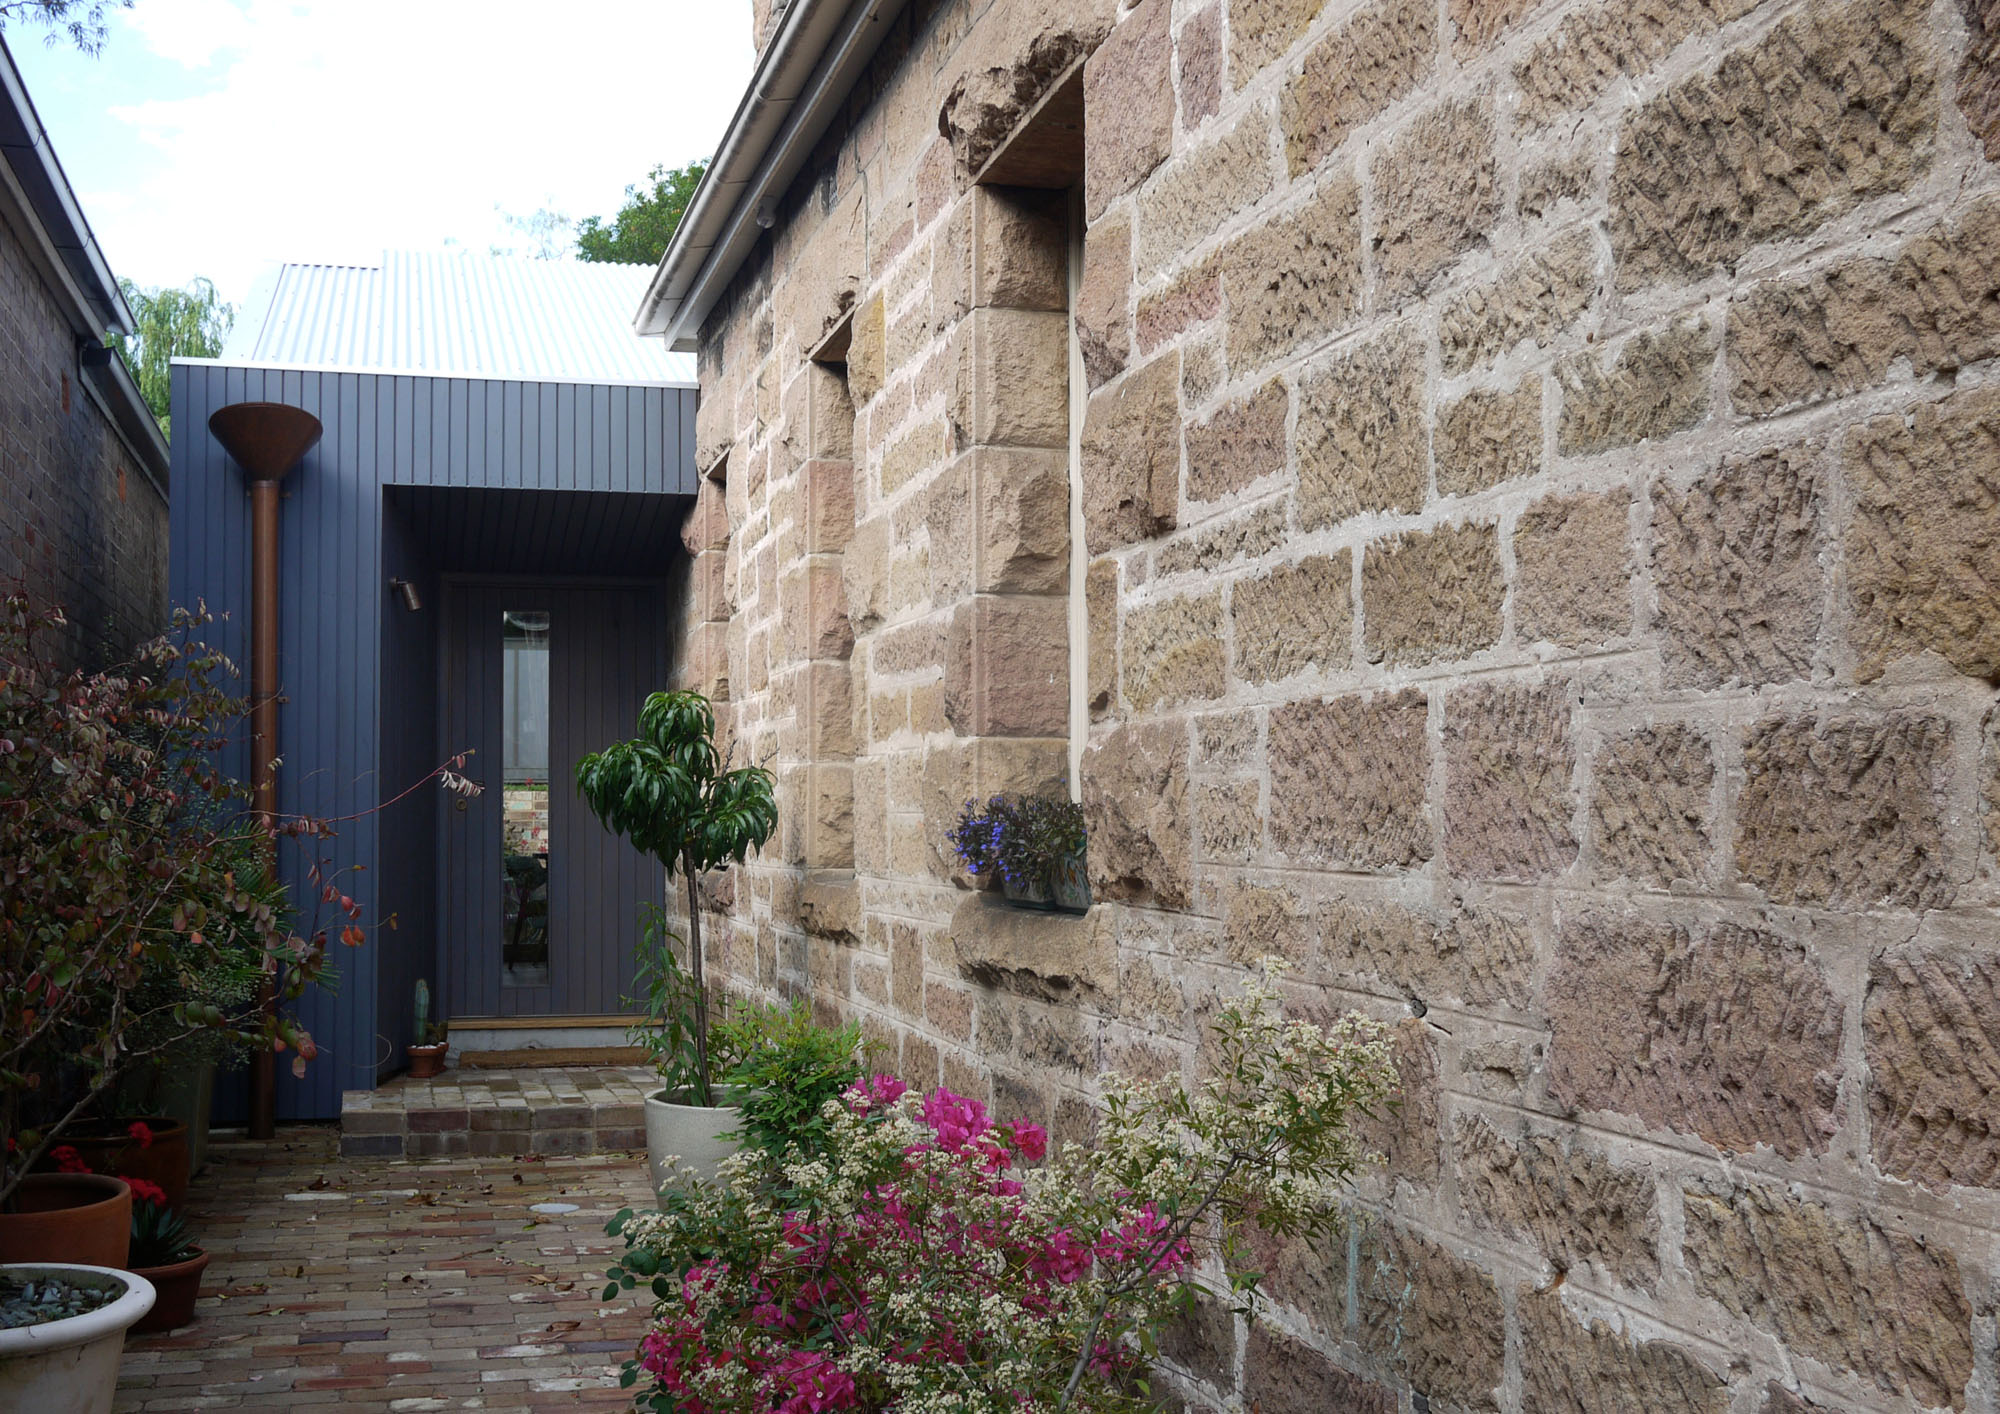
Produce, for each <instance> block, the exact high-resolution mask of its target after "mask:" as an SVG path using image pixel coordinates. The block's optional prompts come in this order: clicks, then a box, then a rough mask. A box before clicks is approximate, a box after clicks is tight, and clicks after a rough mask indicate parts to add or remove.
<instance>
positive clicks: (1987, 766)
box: [1979, 708, 2000, 855]
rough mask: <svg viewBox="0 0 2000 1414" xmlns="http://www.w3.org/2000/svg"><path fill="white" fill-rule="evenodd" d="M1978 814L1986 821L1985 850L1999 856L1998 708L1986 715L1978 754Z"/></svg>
mask: <svg viewBox="0 0 2000 1414" xmlns="http://www.w3.org/2000/svg"><path fill="white" fill-rule="evenodd" d="M1979 755H1980V772H1979V796H1980V800H1979V813H1980V814H1981V815H1982V816H1984V817H1985V819H1986V849H1987V852H1988V853H1989V854H1993V855H2000V708H1996V709H1995V710H1993V711H1991V712H1988V713H1987V714H1986V731H1985V741H1984V746H1983V747H1982V749H1981V751H1980V753H1979Z"/></svg>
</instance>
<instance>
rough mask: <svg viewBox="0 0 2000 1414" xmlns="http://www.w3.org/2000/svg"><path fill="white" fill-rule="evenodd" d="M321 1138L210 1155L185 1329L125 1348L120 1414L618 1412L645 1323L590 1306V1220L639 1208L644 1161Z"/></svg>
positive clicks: (595, 1266)
mask: <svg viewBox="0 0 2000 1414" xmlns="http://www.w3.org/2000/svg"><path fill="white" fill-rule="evenodd" d="M338 1141H339V1136H338V1134H337V1132H336V1131H335V1130H333V1129H332V1128H324V1129H319V1128H315V1129H304V1128H301V1129H289V1130H281V1131H279V1134H278V1139H277V1141H276V1142H275V1143H273V1144H269V1145H259V1144H223V1145H220V1146H217V1147H215V1148H213V1149H211V1151H210V1153H211V1158H210V1161H209V1167H208V1170H207V1172H206V1173H205V1174H204V1175H203V1176H202V1177H201V1178H198V1179H197V1180H195V1184H194V1187H193V1189H192V1190H191V1192H190V1196H189V1208H190V1210H191V1225H192V1226H193V1227H194V1229H195V1234H196V1240H197V1241H199V1242H201V1243H202V1244H203V1245H204V1246H206V1247H207V1249H208V1251H209V1252H210V1254H211V1255H212V1258H213V1260H212V1261H211V1262H210V1264H209V1268H208V1272H207V1274H206V1277H205V1279H204V1281H203V1284H202V1296H201V1301H200V1304H199V1305H198V1306H197V1307H196V1314H197V1319H196V1321H195V1323H194V1324H193V1325H191V1326H187V1327H184V1328H183V1329H181V1330H179V1331H177V1332H175V1333H173V1334H171V1335H155V1336H143V1337H138V1338H135V1339H134V1340H132V1341H130V1342H129V1343H128V1344H127V1346H126V1350H125V1362H124V1365H123V1367H122V1369H121V1372H120V1381H119V1385H120V1393H119V1399H118V1406H117V1407H118V1408H119V1409H121V1410H167V1409H302V1408H309V1407H318V1406H338V1407H339V1408H340V1409H342V1410H357V1411H371V1410H385V1411H386V1410H395V1411H403V1410H411V1411H415V1410H433V1409H489V1410H526V1409H532V1410H541V1409H579V1408H582V1409H619V1408H625V1407H627V1405H628V1403H629V1401H628V1400H627V1399H626V1398H625V1397H624V1395H623V1393H622V1392H621V1391H620V1390H619V1389H618V1388H617V1375H618V1368H619V1366H620V1365H621V1364H622V1363H623V1362H624V1360H625V1358H626V1357H627V1355H629V1354H630V1352H631V1350H632V1348H633V1346H634V1345H635V1344H636V1343H637V1341H638V1337H639V1334H640V1331H641V1330H642V1328H643V1326H644V1319H645V1317H644V1312H643V1310H642V1308H641V1307H640V1305H639V1304H638V1303H637V1302H636V1301H632V1300H629V1299H621V1300H619V1301H615V1302H610V1303H604V1302H600V1301H599V1299H598V1298H599V1296H600V1295H601V1294H602V1292H603V1277H604V1267H605V1264H606V1263H605V1259H606V1256H607V1254H609V1253H610V1252H612V1251H613V1250H615V1249H616V1248H618V1247H619V1246H620V1244H619V1243H618V1242H617V1239H615V1238H611V1237H607V1236H606V1235H605V1233H604V1223H605V1220H606V1219H607V1218H608V1217H609V1216H610V1215H611V1214H612V1213H614V1212H616V1211H617V1210H618V1209H619V1208H621V1207H625V1206H629V1205H636V1204H639V1203H643V1202H645V1201H647V1199H648V1196H649V1195H648V1193H647V1189H646V1165H645V1158H644V1156H643V1155H641V1154H629V1153H600V1154H591V1155H579V1156H574V1157H561V1158H548V1159H533V1158H528V1159H516V1158H502V1157H486V1158H481V1157H474V1156H469V1155H468V1156H461V1157H454V1158H447V1159H425V1160H415V1159H413V1160H393V1159H381V1158H361V1159H353V1158H345V1159H344V1158H341V1157H340V1156H339V1153H338ZM545 1203H554V1204H575V1205H576V1208H577V1210H576V1211H575V1212H570V1213H536V1212H534V1211H532V1208H533V1205H535V1204H545Z"/></svg>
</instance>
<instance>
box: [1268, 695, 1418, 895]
mask: <svg viewBox="0 0 2000 1414" xmlns="http://www.w3.org/2000/svg"><path fill="white" fill-rule="evenodd" d="M1429 717H1430V707H1429V704H1428V702H1427V701H1426V700H1425V698H1424V695H1423V693H1421V692H1419V691H1417V690H1415V689H1414V688H1412V689H1409V690H1407V691H1403V692H1397V693H1387V694H1383V695H1380V696H1376V697H1372V698H1370V697H1342V698H1337V699H1335V700H1334V701H1332V702H1299V703H1294V704H1292V705H1291V706H1288V707H1279V708H1276V709H1274V710H1273V711H1272V713H1271V726H1270V746H1269V754H1270V765H1271V844H1272V846H1273V847H1274V848H1276V849H1277V850H1279V851H1281V852H1282V853H1284V854H1287V855H1290V856H1291V857H1292V858H1294V859H1299V860H1313V861H1325V862H1340V863H1345V864H1348V865H1351V866H1353V867H1355V868H1359V869H1402V868H1409V867H1411V866H1414V865H1418V864H1421V863H1422V862H1423V861H1424V860H1426V859H1429V858H1430V857H1431V827H1430V821H1429V819H1428V818H1427V817H1426V815H1425V812H1424V802H1425V799H1426V797H1427V795H1428V793H1429V787H1428V779H1427V778H1428V775H1429V769H1430V742H1429V737H1428V722H1429Z"/></svg>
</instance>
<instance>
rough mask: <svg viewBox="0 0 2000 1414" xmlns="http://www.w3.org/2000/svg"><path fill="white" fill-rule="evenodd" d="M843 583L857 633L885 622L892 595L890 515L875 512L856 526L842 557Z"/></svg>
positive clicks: (849, 613) (849, 612)
mask: <svg viewBox="0 0 2000 1414" xmlns="http://www.w3.org/2000/svg"><path fill="white" fill-rule="evenodd" d="M840 573H841V583H842V584H843V585H844V586H845V587H846V591H847V610H848V616H849V618H850V619H851V620H852V621H853V623H854V631H855V632H856V633H867V632H868V631H869V630H870V629H872V628H874V627H875V626H876V625H877V624H879V623H881V622H882V615H883V612H884V610H885V608H886V607H887V604H888V596H889V517H887V516H885V515H878V516H872V517H870V518H869V519H867V520H865V521H862V522H861V523H860V524H859V525H857V526H855V527H854V537H853V539H851V540H849V541H848V542H847V550H846V552H845V553H843V554H842V555H841V557H840Z"/></svg>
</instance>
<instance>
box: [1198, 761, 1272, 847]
mask: <svg viewBox="0 0 2000 1414" xmlns="http://www.w3.org/2000/svg"><path fill="white" fill-rule="evenodd" d="M1261 796H1262V791H1261V788H1260V787H1259V785H1258V783H1257V782H1256V781H1254V780H1241V781H1223V782H1220V783H1214V784H1207V785H1202V786H1200V787H1198V788H1197V789H1196V791H1195V810H1194V817H1195V825H1196V827H1197V828H1198V829H1199V830H1200V832H1201V857H1202V858H1203V859H1204V860H1207V861H1209V862H1211V863H1227V864H1248V863H1249V862H1250V860H1251V859H1252V857H1253V856H1255V854H1256V853H1257V850H1258V848H1259V847H1260V846H1261V845H1262V843H1263V838H1264V812H1263V803H1262V799H1261Z"/></svg>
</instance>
